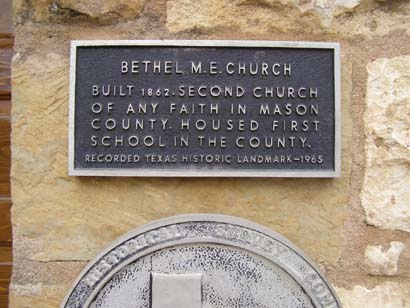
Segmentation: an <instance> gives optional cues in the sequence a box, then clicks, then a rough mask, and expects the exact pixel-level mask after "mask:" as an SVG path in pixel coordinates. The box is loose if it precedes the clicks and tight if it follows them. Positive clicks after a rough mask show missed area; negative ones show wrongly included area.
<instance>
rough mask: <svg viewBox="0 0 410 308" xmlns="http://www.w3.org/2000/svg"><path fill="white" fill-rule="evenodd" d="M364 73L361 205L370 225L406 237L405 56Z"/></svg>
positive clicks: (409, 78)
mask: <svg viewBox="0 0 410 308" xmlns="http://www.w3.org/2000/svg"><path fill="white" fill-rule="evenodd" d="M367 70H368V73H369V77H368V82H367V95H366V104H367V111H366V114H365V126H366V132H365V133H366V174H365V179H364V182H363V190H362V197H361V198H362V205H363V208H364V210H365V212H366V219H367V222H368V223H369V224H371V225H375V226H377V227H380V228H386V229H398V230H403V231H407V232H410V206H409V205H410V121H409V116H410V91H409V89H410V56H399V57H395V58H392V59H377V60H375V61H373V62H371V63H370V64H369V65H368V66H367Z"/></svg>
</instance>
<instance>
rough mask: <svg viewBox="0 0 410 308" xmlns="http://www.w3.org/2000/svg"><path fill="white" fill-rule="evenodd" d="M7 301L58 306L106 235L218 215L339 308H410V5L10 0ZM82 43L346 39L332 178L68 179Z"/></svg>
mask: <svg viewBox="0 0 410 308" xmlns="http://www.w3.org/2000/svg"><path fill="white" fill-rule="evenodd" d="M14 13H15V15H14V20H15V26H16V29H15V31H16V45H15V55H14V59H13V103H12V106H13V110H12V123H13V132H12V173H11V178H12V200H13V208H12V222H13V240H14V262H15V266H14V270H13V281H12V285H11V293H10V296H11V299H10V304H11V306H10V307H12V308H26V307H27V308H28V307H30V308H37V307H38V308H49V307H59V305H60V303H61V301H62V299H63V297H64V295H65V293H66V292H67V290H68V288H69V287H70V286H71V284H72V283H73V281H74V279H75V278H76V276H77V275H78V273H79V272H80V271H81V269H82V268H83V267H84V266H85V264H86V263H87V261H89V260H90V259H91V258H93V257H94V256H95V255H96V254H97V253H98V252H99V251H100V250H101V249H102V248H103V247H104V246H106V245H107V244H108V243H109V242H111V241H112V240H114V239H115V238H117V237H118V236H120V235H121V234H123V233H125V232H127V231H128V230H130V229H133V228H135V227H138V226H140V225H142V224H144V223H147V222H149V221H151V220H153V219H158V218H162V217H166V216H171V215H176V214H182V213H220V214H227V215H234V216H238V217H243V218H246V219H250V220H252V221H255V222H257V223H260V224H262V225H265V226H267V227H269V228H271V229H273V230H275V231H277V232H279V233H281V234H283V235H284V236H286V237H287V238H289V239H290V240H291V241H293V242H294V243H295V244H296V245H298V246H299V247H300V248H301V249H303V250H304V251H305V252H306V253H307V254H308V255H309V256H310V257H311V258H312V259H313V260H314V261H316V262H317V263H318V264H319V265H320V267H321V268H322V270H323V271H324V273H325V275H326V276H327V277H328V278H329V280H330V281H331V282H332V284H333V285H334V287H335V289H336V291H337V293H338V294H339V296H340V298H341V300H342V303H343V304H344V307H347V308H353V307H365V306H366V307H410V234H409V232H410V188H409V187H410V121H409V119H410V2H409V1H405V0H403V1H400V0H386V1H382V0H378V1H376V0H348V1H342V0H168V1H166V0H120V1H114V0H106V1H103V0H89V1H85V0H78V1H76V0H57V1H51V0H30V1H29V0H16V1H14ZM73 39H240V40H255V39H257V40H275V41H278V40H288V41H298V40H300V41H337V42H340V43H341V69H342V135H343V136H342V138H343V139H342V140H343V142H342V143H343V146H342V151H343V152H342V153H343V154H342V176H341V177H340V178H336V179H228V178H221V179H206V178H203V179H178V178H166V179H158V178H96V177H93V178H80V177H68V175H67V138H68V82H69V44H70V40H73Z"/></svg>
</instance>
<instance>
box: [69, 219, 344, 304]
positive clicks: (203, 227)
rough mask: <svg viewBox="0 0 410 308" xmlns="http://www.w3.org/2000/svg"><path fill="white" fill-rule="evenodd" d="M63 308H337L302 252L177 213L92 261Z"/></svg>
mask: <svg viewBox="0 0 410 308" xmlns="http://www.w3.org/2000/svg"><path fill="white" fill-rule="evenodd" d="M61 307H62V308H117V307H118V308H135V307H147V308H148V307H151V308H201V307H203V308H222V307H223V308H230V307H235V308H236V307H244V308H273V307H292V308H295V307H324V308H337V307H341V305H340V303H339V300H338V299H337V297H336V295H335V293H334V291H333V290H332V288H331V286H330V285H329V284H328V283H327V282H326V280H325V278H324V277H323V275H322V274H321V273H320V272H319V270H318V269H317V267H316V266H314V265H313V264H312V262H311V261H310V260H309V258H307V257H306V256H305V255H304V254H303V253H302V251H300V250H299V249H298V248H297V247H295V245H293V244H292V243H290V242H289V241H288V240H286V239H285V238H283V237H282V236H280V235H279V234H276V233H275V232H273V231H271V230H269V229H267V228H265V227H262V226H260V225H258V224H255V223H252V222H250V221H246V220H242V219H238V218H234V217H229V216H222V215H182V216H176V217H171V218H167V219H163V220H159V221H156V222H153V223H150V224H148V225H146V226H144V227H142V228H139V229H136V230H133V231H131V232H129V233H127V234H125V235H124V236H122V237H121V238H119V239H118V240H116V241H115V242H114V243H112V244H111V245H110V246H109V247H108V248H107V249H106V250H105V251H104V252H103V253H101V254H100V255H99V256H98V257H97V258H95V259H94V260H93V261H91V262H90V263H89V265H88V266H87V267H86V268H85V269H84V270H83V271H82V273H81V274H80V276H79V278H78V279H77V281H76V282H75V284H74V286H73V288H72V289H71V291H70V292H69V293H68V294H67V296H66V299H65V300H64V302H63V304H62V306H61Z"/></svg>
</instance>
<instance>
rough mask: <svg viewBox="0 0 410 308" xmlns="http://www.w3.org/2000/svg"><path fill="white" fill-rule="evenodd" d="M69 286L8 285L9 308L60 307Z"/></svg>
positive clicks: (39, 284)
mask: <svg viewBox="0 0 410 308" xmlns="http://www.w3.org/2000/svg"><path fill="white" fill-rule="evenodd" d="M68 289H69V286H58V285H44V284H41V283H37V284H27V285H16V284H11V285H10V293H9V295H10V297H9V307H10V308H40V307H41V308H56V307H60V305H61V302H62V300H63V299H64V297H65V295H66V292H68Z"/></svg>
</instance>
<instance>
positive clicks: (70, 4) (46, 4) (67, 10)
mask: <svg viewBox="0 0 410 308" xmlns="http://www.w3.org/2000/svg"><path fill="white" fill-rule="evenodd" d="M146 1H147V0H119V1H118V0H108V1H107V0H91V1H90V0H80V1H79V0H56V1H53V0H33V1H27V0H16V1H14V9H15V12H16V16H17V18H16V22H17V23H21V22H24V21H26V20H28V19H31V20H33V21H48V20H64V19H70V18H71V19H75V18H84V17H85V18H89V19H90V20H95V21H97V22H103V23H109V22H112V21H115V20H118V19H119V18H123V19H134V18H136V17H138V16H139V15H140V13H141V11H142V9H143V8H144V5H145V3H146Z"/></svg>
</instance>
